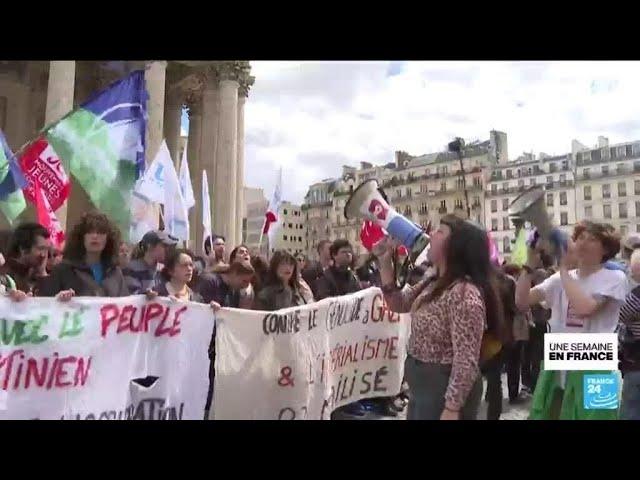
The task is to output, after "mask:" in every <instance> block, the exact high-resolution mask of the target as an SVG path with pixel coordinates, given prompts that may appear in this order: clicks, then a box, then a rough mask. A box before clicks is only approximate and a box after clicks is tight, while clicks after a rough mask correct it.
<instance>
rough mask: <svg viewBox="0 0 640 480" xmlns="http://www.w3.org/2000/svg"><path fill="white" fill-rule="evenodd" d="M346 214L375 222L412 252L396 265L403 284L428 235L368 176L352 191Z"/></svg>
mask: <svg viewBox="0 0 640 480" xmlns="http://www.w3.org/2000/svg"><path fill="white" fill-rule="evenodd" d="M344 216H345V217H346V218H347V219H348V220H350V219H354V218H365V219H367V220H370V221H372V222H374V223H375V224H377V225H378V226H379V227H381V228H383V229H384V230H386V231H387V232H388V233H389V235H390V236H391V237H393V238H394V239H396V240H397V241H399V242H400V243H401V244H402V245H404V246H405V247H406V248H407V250H408V251H409V255H408V257H407V259H406V261H405V263H404V265H403V268H402V270H401V271H398V269H397V267H398V266H397V265H396V278H397V280H398V283H399V284H401V285H404V282H406V277H407V275H408V272H409V269H410V268H412V267H413V266H414V265H415V261H416V259H417V258H418V257H419V256H420V254H421V253H422V252H423V251H424V250H425V248H427V246H428V245H429V235H427V234H426V233H425V232H424V231H423V230H422V229H421V228H420V227H419V226H418V225H416V224H415V223H413V222H412V221H411V220H409V219H407V218H406V217H405V216H403V215H401V214H399V213H398V212H396V211H395V209H394V208H393V207H391V206H390V205H389V204H388V203H387V201H386V200H385V199H384V198H383V196H382V194H381V193H380V187H379V186H378V182H377V181H376V180H367V181H366V182H364V183H362V184H361V185H360V186H358V188H356V189H355V190H354V191H353V193H352V194H351V196H350V197H349V200H348V201H347V204H346V205H345V207H344Z"/></svg>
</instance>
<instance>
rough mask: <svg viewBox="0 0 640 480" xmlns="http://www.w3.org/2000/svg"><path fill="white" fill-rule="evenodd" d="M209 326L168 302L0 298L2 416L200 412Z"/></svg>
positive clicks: (202, 315)
mask: <svg viewBox="0 0 640 480" xmlns="http://www.w3.org/2000/svg"><path fill="white" fill-rule="evenodd" d="M213 324H214V316H213V312H212V311H211V309H210V307H209V306H208V305H201V304H196V303H182V302H171V301H170V300H168V299H158V300H157V301H147V300H146V298H145V297H143V296H132V297H122V298H75V299H72V300H71V301H70V302H68V303H62V302H59V301H57V300H56V299H53V298H35V299H27V300H25V301H23V302H19V303H16V302H11V301H10V300H8V299H7V298H0V420H2V419H43V420H44V419H87V420H88V419H95V420H103V419H109V420H115V419H141V420H142V419H158V420H160V419H172V420H173V419H184V420H188V419H194V420H195V419H202V418H203V416H204V407H205V402H206V397H207V390H208V386H209V379H208V372H209V360H208V355H207V351H208V346H209V342H210V340H211V334H212V332H213ZM148 376H153V377H158V378H157V380H156V381H155V383H152V384H148V385H146V386H141V385H140V384H139V382H133V381H132V380H134V379H141V378H145V377H148Z"/></svg>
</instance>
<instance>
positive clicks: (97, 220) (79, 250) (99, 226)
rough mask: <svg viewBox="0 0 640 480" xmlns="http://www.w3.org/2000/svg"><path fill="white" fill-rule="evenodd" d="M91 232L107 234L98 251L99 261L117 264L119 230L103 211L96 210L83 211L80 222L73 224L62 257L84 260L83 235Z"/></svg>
mask: <svg viewBox="0 0 640 480" xmlns="http://www.w3.org/2000/svg"><path fill="white" fill-rule="evenodd" d="M91 232H98V233H104V234H106V235H107V243H106V245H105V247H104V250H102V252H101V253H100V261H101V263H102V264H104V265H117V263H118V254H119V253H120V230H119V229H118V227H117V226H116V224H115V223H113V222H112V221H111V220H110V219H109V217H107V216H106V215H105V214H104V213H100V212H96V211H94V212H87V213H85V214H84V215H82V218H81V219H80V222H78V223H77V224H75V225H74V226H73V228H72V229H71V233H70V235H69V238H68V239H67V242H66V244H65V247H64V253H63V257H64V259H65V260H71V261H78V262H84V260H85V255H86V254H87V251H86V249H85V248H84V236H85V235H86V234H87V233H91Z"/></svg>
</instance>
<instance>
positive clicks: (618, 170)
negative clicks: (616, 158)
mask: <svg viewBox="0 0 640 480" xmlns="http://www.w3.org/2000/svg"><path fill="white" fill-rule="evenodd" d="M623 173H624V164H622V163H619V164H617V165H616V175H622V174H623Z"/></svg>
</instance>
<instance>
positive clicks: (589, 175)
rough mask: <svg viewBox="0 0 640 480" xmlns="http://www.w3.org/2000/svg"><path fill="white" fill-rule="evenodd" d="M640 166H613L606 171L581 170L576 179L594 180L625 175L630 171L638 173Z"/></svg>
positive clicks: (630, 172)
mask: <svg viewBox="0 0 640 480" xmlns="http://www.w3.org/2000/svg"><path fill="white" fill-rule="evenodd" d="M639 172H640V168H637V169H636V168H631V167H629V166H625V167H623V168H615V169H612V170H608V171H606V172H602V171H599V172H591V171H589V172H585V171H583V172H582V173H581V174H580V175H578V181H581V180H594V179H597V178H613V177H623V176H625V175H630V174H632V173H639Z"/></svg>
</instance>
